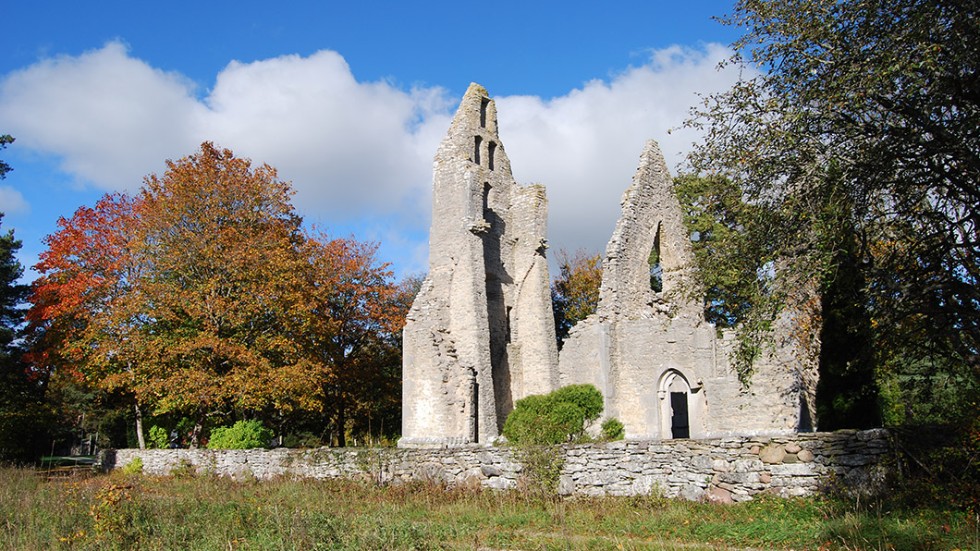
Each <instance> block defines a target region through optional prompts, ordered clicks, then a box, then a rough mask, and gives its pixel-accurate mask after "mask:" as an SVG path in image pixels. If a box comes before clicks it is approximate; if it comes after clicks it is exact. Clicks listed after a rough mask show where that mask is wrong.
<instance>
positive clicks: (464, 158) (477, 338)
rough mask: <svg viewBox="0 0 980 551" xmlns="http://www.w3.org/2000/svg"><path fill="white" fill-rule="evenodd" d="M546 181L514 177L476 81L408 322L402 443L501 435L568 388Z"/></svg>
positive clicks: (449, 149) (453, 146)
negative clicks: (541, 399) (514, 417)
mask: <svg viewBox="0 0 980 551" xmlns="http://www.w3.org/2000/svg"><path fill="white" fill-rule="evenodd" d="M547 219H548V203H547V199H546V198H545V192H544V187H543V186H540V185H534V186H526V187H525V186H520V185H518V184H517V183H516V182H514V177H513V175H512V174H511V170H510V161H509V160H508V159H507V154H506V152H505V151H504V147H503V144H501V142H500V138H499V136H498V135H497V111H496V107H495V105H494V102H493V100H491V99H490V98H489V96H488V94H487V91H486V90H485V89H484V88H483V87H482V86H479V85H477V84H471V85H470V87H469V89H468V90H467V91H466V95H465V96H464V97H463V100H462V102H461V103H460V106H459V109H458V110H457V112H456V116H455V118H454V119H453V122H452V124H451V125H450V127H449V133H448V134H447V136H446V138H445V139H444V140H443V141H442V144H441V145H440V146H439V150H438V152H437V153H436V157H435V162H434V164H433V194H432V227H431V229H430V234H429V274H428V276H427V277H426V279H425V282H424V283H423V284H422V289H421V290H420V291H419V294H418V296H417V297H416V298H415V302H414V303H413V304H412V309H411V311H410V312H409V314H408V320H407V322H406V324H405V330H404V333H403V334H404V344H403V359H402V362H403V372H402V381H403V382H402V438H401V440H399V445H401V446H431V445H435V446H441V445H459V444H466V443H491V442H492V441H493V440H494V439H495V438H496V437H497V436H498V435H499V434H500V430H501V429H502V428H503V423H504V420H505V419H506V418H507V414H508V413H510V411H511V409H513V404H514V402H515V401H516V400H518V399H520V398H523V397H524V396H527V395H530V394H541V393H547V392H550V391H551V390H553V389H555V388H557V385H558V371H557V366H558V347H557V343H556V341H555V327H554V320H553V317H552V313H551V291H550V287H549V284H550V281H549V276H548V260H547V258H546V257H545V249H546V241H545V236H546V225H547Z"/></svg>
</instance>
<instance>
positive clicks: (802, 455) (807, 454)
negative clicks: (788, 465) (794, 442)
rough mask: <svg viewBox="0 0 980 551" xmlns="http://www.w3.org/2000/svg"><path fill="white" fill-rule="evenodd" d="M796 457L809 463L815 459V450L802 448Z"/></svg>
mask: <svg viewBox="0 0 980 551" xmlns="http://www.w3.org/2000/svg"><path fill="white" fill-rule="evenodd" d="M796 457H797V458H798V459H799V460H800V461H802V462H804V463H809V462H810V461H813V452H811V451H810V450H800V452H799V453H797V454H796Z"/></svg>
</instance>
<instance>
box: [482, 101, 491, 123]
mask: <svg viewBox="0 0 980 551" xmlns="http://www.w3.org/2000/svg"><path fill="white" fill-rule="evenodd" d="M489 106H490V98H481V99H480V128H486V127H487V107H489Z"/></svg>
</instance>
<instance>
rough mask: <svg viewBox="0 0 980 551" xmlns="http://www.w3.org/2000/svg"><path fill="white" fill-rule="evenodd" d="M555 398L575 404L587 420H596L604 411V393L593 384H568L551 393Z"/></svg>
mask: <svg viewBox="0 0 980 551" xmlns="http://www.w3.org/2000/svg"><path fill="white" fill-rule="evenodd" d="M550 396H551V398H552V399H553V400H556V401H558V402H569V403H572V404H575V405H576V406H578V407H579V408H580V409H581V410H582V415H583V416H585V420H586V421H595V420H596V419H598V418H599V414H600V413H602V393H601V392H599V390H598V389H596V387H594V386H592V385H568V386H563V387H561V388H559V389H558V390H556V391H554V392H552V393H551V394H550Z"/></svg>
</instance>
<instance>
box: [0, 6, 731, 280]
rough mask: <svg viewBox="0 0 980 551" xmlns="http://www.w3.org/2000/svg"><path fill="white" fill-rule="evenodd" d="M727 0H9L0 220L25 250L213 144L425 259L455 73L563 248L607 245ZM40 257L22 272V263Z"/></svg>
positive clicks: (369, 235) (388, 248)
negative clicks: (105, 199)
mask: <svg viewBox="0 0 980 551" xmlns="http://www.w3.org/2000/svg"><path fill="white" fill-rule="evenodd" d="M731 7H732V3H731V2H730V1H709V0H689V1H687V2H684V3H666V2H664V3H661V2H649V1H646V2H643V1H626V2H605V3H600V2H575V1H567V0H566V1H565V2H551V1H548V2H509V1H497V2H484V3H476V2H472V3H463V2H359V3H353V2H352V3H338V2H292V3H281V4H279V5H274V4H273V3H271V2H247V1H238V2H224V1H212V2H180V1H172V2H166V3H156V4H154V5H153V6H152V7H150V6H149V5H148V4H146V3H141V2H133V1H132V0H130V1H127V2H115V1H112V2H97V3H81V2H74V1H72V2H68V1H53V2H52V1H45V2H26V1H22V0H12V1H10V2H8V3H7V4H6V5H5V7H4V10H3V19H4V32H3V33H0V51H2V52H3V55H2V56H0V134H11V135H13V136H14V137H15V138H16V140H17V141H16V142H15V143H14V144H13V145H11V146H10V147H8V148H7V149H6V150H4V151H3V152H2V153H0V156H2V157H0V158H3V159H4V160H5V161H7V162H8V163H9V164H11V165H12V166H13V167H14V171H13V172H11V173H10V174H8V175H7V178H6V180H3V181H0V211H4V212H6V216H5V217H4V219H3V230H4V231H6V230H7V229H10V228H13V229H14V230H15V233H16V235H17V237H18V238H20V239H22V240H23V242H24V247H23V249H22V251H21V255H20V259H21V262H22V263H23V264H25V265H27V266H30V265H33V264H34V263H35V262H36V260H37V256H38V255H39V254H40V253H41V251H43V249H44V245H43V242H42V239H43V237H44V236H45V235H47V234H50V233H52V232H54V231H55V230H56V228H57V226H56V223H57V219H58V217H59V216H66V217H68V216H70V215H71V214H72V212H74V210H75V209H76V208H78V207H79V206H81V205H92V204H94V202H95V201H96V200H97V199H98V197H100V196H101V195H102V194H104V193H106V192H109V191H128V192H134V191H136V190H137V189H138V188H139V186H140V184H141V181H142V177H143V176H145V175H147V174H150V173H160V172H162V171H163V168H164V161H165V160H166V159H177V158H180V157H183V156H185V155H188V154H191V153H193V152H194V151H195V150H196V148H197V146H198V145H199V144H200V143H201V142H202V141H205V140H210V141H214V142H215V143H217V144H218V145H220V146H222V147H227V148H230V149H232V150H234V151H235V153H236V154H238V155H239V156H244V157H249V158H251V159H252V160H253V161H254V162H256V163H269V164H270V165H272V166H275V167H276V168H277V169H278V170H279V173H280V176H281V177H282V178H283V179H286V180H290V181H292V183H293V186H294V187H295V188H296V190H297V195H296V198H295V204H296V206H297V210H298V211H299V212H300V213H301V214H302V215H303V216H304V218H305V220H306V222H307V223H308V224H315V225H317V226H319V227H320V228H322V229H326V230H327V231H328V232H329V233H331V234H333V235H337V236H348V235H351V234H353V235H354V236H355V237H356V238H358V239H361V240H369V241H375V242H379V243H380V250H379V258H380V259H381V260H384V261H389V262H392V264H393V267H394V269H395V270H396V272H398V274H399V275H403V274H406V273H411V272H419V271H423V270H425V267H426V254H427V239H428V226H429V222H430V220H429V210H430V207H429V205H430V199H431V197H430V193H431V163H432V157H433V155H434V153H435V149H436V147H437V145H438V143H439V141H440V140H441V138H442V136H443V135H444V133H445V131H446V129H447V128H448V124H449V120H450V117H451V116H452V113H453V110H454V109H455V107H456V103H457V102H458V100H459V98H460V96H461V95H462V93H463V92H464V91H465V89H466V87H467V85H468V84H469V83H470V82H472V81H475V82H479V83H481V84H483V85H484V86H486V87H487V89H488V90H489V91H490V93H491V95H492V96H494V98H495V99H496V101H497V110H498V114H499V115H498V116H499V119H500V134H501V140H502V141H503V144H504V147H505V148H506V149H507V154H508V156H509V157H510V159H511V162H512V165H513V168H514V175H515V177H516V179H517V180H518V181H519V182H522V183H530V182H539V183H543V184H545V185H546V187H547V189H548V196H549V205H550V216H549V239H550V241H551V243H552V247H553V249H554V250H557V249H559V248H565V249H567V250H569V251H572V250H575V249H577V248H585V249H587V250H591V251H596V252H598V251H600V250H602V249H603V248H604V246H605V243H606V240H608V238H609V235H610V234H611V232H612V228H613V226H614V224H615V221H616V218H617V216H618V211H619V198H620V196H621V194H622V192H623V190H625V189H626V187H627V186H628V185H629V183H630V178H631V177H632V174H633V171H634V170H635V169H636V164H637V161H638V159H639V154H640V151H641V149H642V148H643V144H644V141H645V140H646V139H656V140H658V141H659V142H660V143H661V146H662V148H663V150H664V152H665V154H666V155H667V157H668V164H670V165H671V166H672V167H674V166H676V165H677V163H680V162H681V161H682V159H683V155H684V154H685V153H686V151H687V150H688V149H689V148H690V143H691V142H692V141H693V140H696V139H697V136H696V135H694V134H693V133H691V132H690V131H688V130H674V131H672V132H668V131H669V130H670V129H676V128H677V127H678V126H679V125H680V124H681V122H682V121H683V120H684V118H685V115H686V113H687V109H688V108H689V106H690V105H692V104H693V103H694V102H696V101H697V95H696V94H697V93H702V94H705V93H711V92H716V91H720V90H723V89H725V88H727V87H728V86H730V84H731V83H732V82H734V80H735V79H736V78H738V73H737V71H736V70H735V69H728V70H725V71H718V70H717V69H716V66H717V64H718V62H719V61H721V60H722V59H723V58H724V57H725V56H726V55H728V50H727V49H726V48H727V44H729V43H730V42H732V41H733V40H734V39H735V38H736V37H737V29H732V28H729V27H725V26H723V25H721V24H719V23H716V22H715V21H713V20H712V16H720V15H724V14H726V13H728V12H729V11H730V10H731ZM34 277H35V275H34V274H33V273H30V272H29V273H28V274H26V278H27V279H33V278H34Z"/></svg>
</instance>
